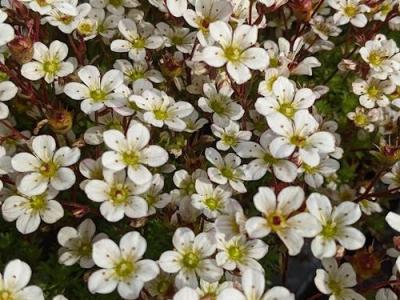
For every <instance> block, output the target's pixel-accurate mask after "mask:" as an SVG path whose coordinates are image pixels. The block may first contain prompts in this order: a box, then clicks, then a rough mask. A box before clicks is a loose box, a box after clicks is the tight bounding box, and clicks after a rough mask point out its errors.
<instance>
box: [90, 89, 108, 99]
mask: <svg viewBox="0 0 400 300" xmlns="http://www.w3.org/2000/svg"><path fill="white" fill-rule="evenodd" d="M106 96H107V93H106V92H104V91H103V90H101V89H99V90H93V91H90V98H92V99H93V100H94V101H95V102H101V101H104V99H105V98H106Z"/></svg>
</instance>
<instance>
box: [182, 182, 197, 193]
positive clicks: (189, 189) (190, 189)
mask: <svg viewBox="0 0 400 300" xmlns="http://www.w3.org/2000/svg"><path fill="white" fill-rule="evenodd" d="M182 190H183V191H184V192H185V195H190V196H191V195H192V194H194V192H195V191H196V188H195V184H194V182H193V180H188V181H187V182H185V183H184V185H183V187H182Z"/></svg>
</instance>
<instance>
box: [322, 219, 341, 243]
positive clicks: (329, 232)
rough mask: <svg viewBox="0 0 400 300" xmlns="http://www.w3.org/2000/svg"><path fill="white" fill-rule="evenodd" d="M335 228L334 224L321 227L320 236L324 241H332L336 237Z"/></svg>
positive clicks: (329, 223) (330, 223)
mask: <svg viewBox="0 0 400 300" xmlns="http://www.w3.org/2000/svg"><path fill="white" fill-rule="evenodd" d="M336 233H337V227H336V224H335V223H332V222H328V223H326V224H325V225H324V226H323V227H322V231H321V235H322V236H323V237H324V238H326V239H332V238H334V237H335V236H336Z"/></svg>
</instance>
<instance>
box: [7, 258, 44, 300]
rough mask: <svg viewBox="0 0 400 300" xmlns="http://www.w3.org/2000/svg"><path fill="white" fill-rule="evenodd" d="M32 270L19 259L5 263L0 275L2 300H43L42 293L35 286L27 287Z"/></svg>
mask: <svg viewBox="0 0 400 300" xmlns="http://www.w3.org/2000/svg"><path fill="white" fill-rule="evenodd" d="M31 276H32V269H31V268H30V267H29V265H28V264H27V263H25V262H23V261H21V260H19V259H14V260H12V261H10V262H9V263H7V265H6V267H5V269H4V273H3V275H2V274H1V273H0V295H1V296H2V298H3V299H18V300H44V295H43V291H42V289H41V288H40V287H38V286H36V285H29V286H27V285H28V283H29V281H30V280H31Z"/></svg>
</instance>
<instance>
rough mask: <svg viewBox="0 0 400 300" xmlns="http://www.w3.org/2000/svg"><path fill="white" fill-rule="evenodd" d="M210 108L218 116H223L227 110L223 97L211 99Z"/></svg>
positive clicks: (218, 96)
mask: <svg viewBox="0 0 400 300" xmlns="http://www.w3.org/2000/svg"><path fill="white" fill-rule="evenodd" d="M209 106H210V107H211V109H212V110H213V111H214V112H216V113H217V114H222V113H223V112H224V111H225V110H226V108H227V107H226V104H225V101H224V100H223V96H222V95H215V96H214V97H212V99H210V102H209Z"/></svg>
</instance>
